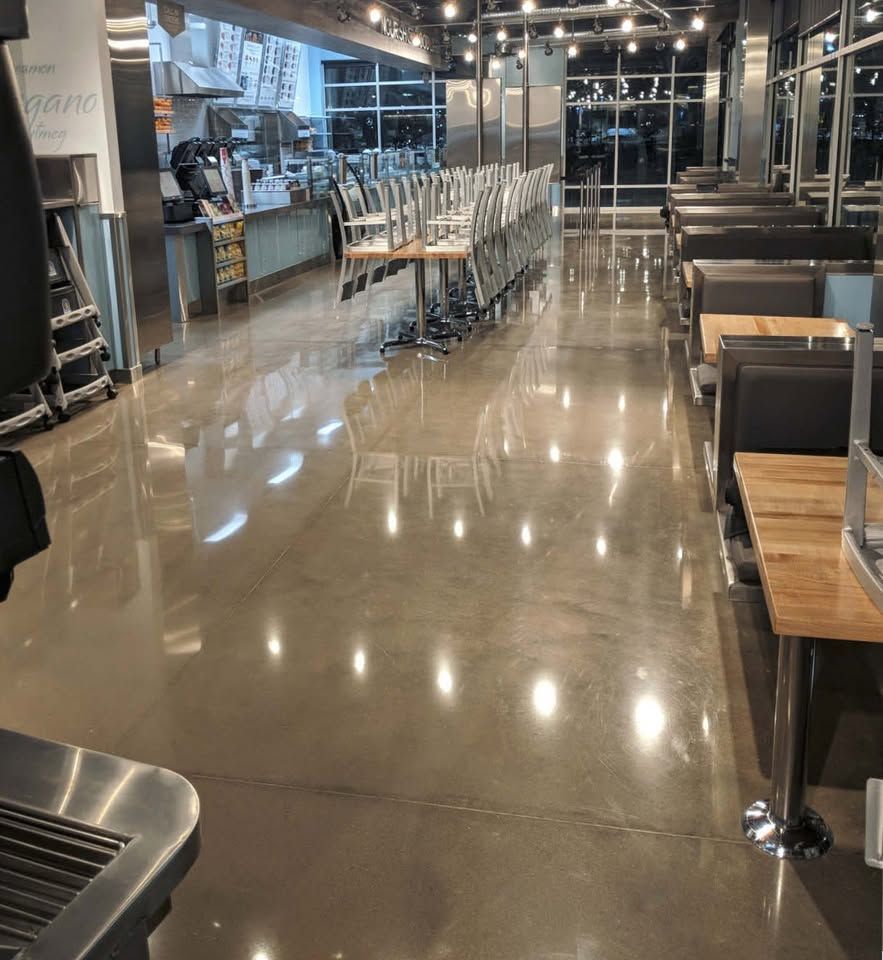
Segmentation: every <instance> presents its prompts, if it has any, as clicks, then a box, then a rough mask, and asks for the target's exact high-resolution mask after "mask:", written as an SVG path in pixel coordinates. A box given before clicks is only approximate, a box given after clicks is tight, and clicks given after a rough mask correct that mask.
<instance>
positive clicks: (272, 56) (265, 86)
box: [258, 34, 282, 107]
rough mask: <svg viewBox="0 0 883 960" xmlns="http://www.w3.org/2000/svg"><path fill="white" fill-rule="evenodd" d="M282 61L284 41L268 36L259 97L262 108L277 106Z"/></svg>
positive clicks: (265, 42) (259, 104) (265, 43)
mask: <svg viewBox="0 0 883 960" xmlns="http://www.w3.org/2000/svg"><path fill="white" fill-rule="evenodd" d="M281 61H282V40H281V39H280V38H279V37H274V36H271V35H269V34H268V35H267V38H266V40H265V41H264V66H263V68H262V70H261V91H260V95H259V96H258V106H260V107H274V106H275V105H276V88H277V87H278V86H279V71H280V67H281V65H282V63H281Z"/></svg>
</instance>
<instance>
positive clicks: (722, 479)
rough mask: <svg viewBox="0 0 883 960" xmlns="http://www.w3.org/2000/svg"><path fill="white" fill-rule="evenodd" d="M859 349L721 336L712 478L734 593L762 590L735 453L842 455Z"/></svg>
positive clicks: (881, 376)
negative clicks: (741, 504) (744, 526)
mask: <svg viewBox="0 0 883 960" xmlns="http://www.w3.org/2000/svg"><path fill="white" fill-rule="evenodd" d="M853 359H854V351H853V350H852V346H851V344H849V343H844V341H843V340H839V339H827V338H807V337H787V338H774V337H727V336H724V337H722V338H721V344H720V353H719V363H718V398H717V404H716V411H715V425H714V441H713V444H712V447H711V451H710V453H708V452H707V453H706V459H707V460H708V459H710V461H711V462H710V463H708V464H707V466H708V467H709V482H710V486H711V498H712V506H713V508H714V512H715V519H716V523H717V529H718V533H719V535H720V540H721V555H722V559H723V563H724V569H725V574H726V577H727V583H728V593H729V596H730V598H731V599H733V600H749V601H759V600H761V599H762V596H763V593H762V590H761V588H760V582H759V578H758V577H757V569H756V563H755V559H754V556H753V551H752V549H751V546H750V539H749V538H748V537H747V534H745V533H743V532H742V531H741V527H740V522H739V513H738V510H737V509H735V508H734V506H733V505H732V503H731V501H732V500H733V499H734V497H733V491H734V490H735V476H734V467H733V460H734V457H735V455H736V453H743V452H744V453H807V454H816V455H819V454H821V455H830V456H845V455H846V452H847V448H848V444H849V421H850V408H851V402H852V372H853ZM873 389H874V391H875V393H877V392H878V391H883V352H881V351H877V352H875V354H874V388H873ZM871 447H872V448H873V449H874V450H875V452H880V451H881V450H883V404H875V405H874V406H873V409H872V416H871Z"/></svg>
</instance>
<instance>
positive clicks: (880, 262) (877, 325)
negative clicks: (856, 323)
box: [871, 196, 883, 337]
mask: <svg viewBox="0 0 883 960" xmlns="http://www.w3.org/2000/svg"><path fill="white" fill-rule="evenodd" d="M880 205H881V208H883V196H881V197H880ZM881 216H883V209H881ZM880 222H881V223H883V220H881V221H880ZM871 323H872V324H873V325H874V333H875V334H876V335H877V336H878V337H880V336H883V230H878V231H877V245H876V249H875V256H874V286H873V287H872V289H871Z"/></svg>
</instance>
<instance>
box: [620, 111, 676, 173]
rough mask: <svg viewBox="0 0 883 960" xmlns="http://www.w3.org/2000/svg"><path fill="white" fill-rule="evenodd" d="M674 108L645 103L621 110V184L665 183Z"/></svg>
mask: <svg viewBox="0 0 883 960" xmlns="http://www.w3.org/2000/svg"><path fill="white" fill-rule="evenodd" d="M670 112H671V107H670V106H669V104H667V103H665V104H662V103H653V104H642V105H641V106H637V107H631V108H629V109H624V108H622V107H621V108H620V111H619V166H618V169H619V183H621V184H622V183H628V184H632V183H641V184H665V183H666V182H667V180H668V124H669V114H670Z"/></svg>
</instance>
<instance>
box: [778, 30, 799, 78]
mask: <svg viewBox="0 0 883 960" xmlns="http://www.w3.org/2000/svg"><path fill="white" fill-rule="evenodd" d="M797 49H798V40H797V28H796V27H795V28H794V29H793V30H791V31H790V32H789V33H786V34H783V35H782V36H781V37H779V39H778V41H777V42H776V73H785V72H787V71H788V70H793V69H794V68H795V67H796V66H797Z"/></svg>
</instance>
